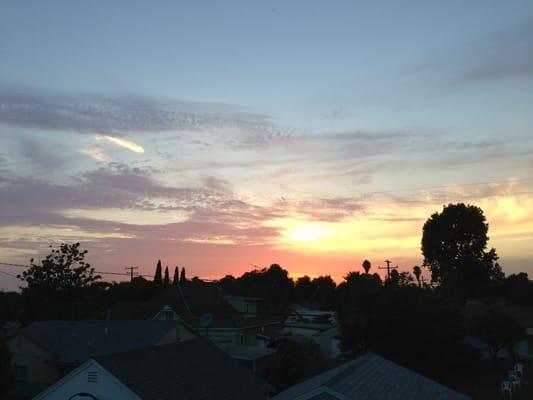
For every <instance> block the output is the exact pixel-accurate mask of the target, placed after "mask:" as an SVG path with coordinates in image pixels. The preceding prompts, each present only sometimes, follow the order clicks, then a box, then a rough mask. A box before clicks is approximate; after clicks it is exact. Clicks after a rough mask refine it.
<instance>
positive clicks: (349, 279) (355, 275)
mask: <svg viewBox="0 0 533 400" xmlns="http://www.w3.org/2000/svg"><path fill="white" fill-rule="evenodd" d="M360 278H361V273H360V272H358V271H350V272H348V273H347V274H346V275H345V276H344V280H345V281H346V283H355V282H357V281H358V280H359V279H360Z"/></svg>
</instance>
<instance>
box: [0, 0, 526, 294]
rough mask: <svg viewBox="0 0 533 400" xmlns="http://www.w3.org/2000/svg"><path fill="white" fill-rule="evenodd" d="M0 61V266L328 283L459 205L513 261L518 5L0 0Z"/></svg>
mask: <svg viewBox="0 0 533 400" xmlns="http://www.w3.org/2000/svg"><path fill="white" fill-rule="evenodd" d="M0 55H1V62H0V262H5V263H22V264H26V263H28V262H29V260H30V258H32V257H34V258H35V259H37V260H38V259H40V258H44V256H45V255H46V254H47V252H48V246H49V245H52V246H57V245H58V244H59V243H61V242H75V241H79V242H81V243H82V247H84V248H86V249H88V250H89V254H88V261H89V262H90V263H91V264H92V265H93V266H94V267H95V268H96V269H98V270H103V271H116V272H123V271H124V268H125V267H129V266H139V271H140V272H141V273H144V274H151V273H153V270H154V267H155V264H156V262H157V260H158V259H161V260H162V263H163V266H166V265H168V266H169V268H172V269H173V267H174V266H180V267H183V266H184V267H185V268H186V270H187V274H188V275H189V276H190V277H191V276H194V275H197V276H200V277H202V278H206V279H214V278H217V277H221V276H224V275H226V274H233V275H240V274H242V273H243V272H245V271H248V270H251V269H253V268H255V267H254V266H259V267H265V266H268V265H270V264H272V263H279V264H281V265H282V266H283V267H284V268H286V269H288V271H289V272H290V274H291V276H293V277H298V276H302V275H304V274H307V275H310V276H318V275H323V274H329V275H331V276H332V277H333V278H334V279H335V280H337V281H340V280H341V279H342V276H343V275H345V274H346V272H347V271H350V270H361V263H362V261H363V260H364V259H369V260H371V261H372V265H373V267H372V268H373V271H374V272H376V271H378V269H377V268H378V266H380V265H381V266H383V265H384V260H385V259H390V260H391V261H392V263H393V265H398V266H399V268H400V270H411V268H412V266H413V265H415V264H420V263H421V262H422V256H421V252H420V240H421V235H422V226H423V224H424V222H425V221H426V219H427V218H428V217H429V216H430V215H431V214H432V213H434V212H436V211H441V210H442V207H443V205H445V204H449V203H456V202H465V203H469V204H474V205H477V206H480V207H481V208H482V209H483V211H484V213H485V215H486V217H487V221H488V222H489V236H490V242H489V245H490V246H494V247H495V248H496V249H497V251H498V254H499V256H500V263H501V265H502V266H503V269H504V272H506V273H507V274H510V273H515V272H518V271H525V272H529V273H530V275H531V274H532V273H533V269H532V268H533V245H532V241H533V189H532V184H533V112H532V110H533V2H531V1H530V0H526V1H507V2H502V1H489V0H482V1H473V0H472V1H447V2H428V1H408V2H396V1H368V2H364V1H361V2H355V1H346V2H343V1H309V0H306V1H290V2H287V1H262V2H256V1H224V2H219V1H210V2H207V1H191V2H186V1H180V2H176V1H150V2H136V1H128V2H123V1H93V2H73V1H50V2H42V1H33V2H32V1H24V2H22V1H3V2H2V6H1V12H0ZM0 271H4V272H7V273H9V274H16V273H18V272H20V270H19V269H17V268H15V267H8V266H2V267H0ZM371 271H372V270H371ZM379 272H383V271H382V270H381V271H379ZM426 274H427V272H426ZM115 278H116V277H115ZM107 279H111V277H109V276H108V277H107ZM19 284H20V283H19V282H18V281H17V279H15V278H13V277H11V276H9V275H6V274H5V273H3V274H0V289H4V290H12V289H15V288H17V287H18V286H19Z"/></svg>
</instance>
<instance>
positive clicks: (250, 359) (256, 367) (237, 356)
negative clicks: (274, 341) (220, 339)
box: [220, 344, 276, 374]
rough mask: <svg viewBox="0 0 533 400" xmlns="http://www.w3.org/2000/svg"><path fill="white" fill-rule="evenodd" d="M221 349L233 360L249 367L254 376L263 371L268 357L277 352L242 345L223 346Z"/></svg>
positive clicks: (260, 347)
mask: <svg viewBox="0 0 533 400" xmlns="http://www.w3.org/2000/svg"><path fill="white" fill-rule="evenodd" d="M220 348H221V349H222V350H224V351H225V352H226V353H227V354H228V355H229V356H230V357H231V358H233V359H234V360H237V361H239V362H240V363H241V364H243V365H245V366H246V367H248V368H249V369H250V370H251V371H252V373H254V374H255V373H257V371H260V370H261V367H262V366H263V363H264V362H265V361H266V359H267V358H268V356H270V355H272V354H274V353H275V352H276V350H274V349H269V348H266V347H262V346H245V345H240V344H228V345H221V346H220Z"/></svg>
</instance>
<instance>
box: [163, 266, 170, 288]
mask: <svg viewBox="0 0 533 400" xmlns="http://www.w3.org/2000/svg"><path fill="white" fill-rule="evenodd" d="M169 285H170V276H169V275H168V265H167V266H166V268H165V279H164V280H163V286H165V287H168V286H169Z"/></svg>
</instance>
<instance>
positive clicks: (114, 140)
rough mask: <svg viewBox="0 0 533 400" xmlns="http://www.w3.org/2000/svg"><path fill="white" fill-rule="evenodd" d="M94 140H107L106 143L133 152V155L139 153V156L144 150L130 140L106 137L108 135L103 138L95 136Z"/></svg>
mask: <svg viewBox="0 0 533 400" xmlns="http://www.w3.org/2000/svg"><path fill="white" fill-rule="evenodd" d="M96 140H107V141H108V142H111V143H113V144H116V145H117V146H120V147H123V148H125V149H128V150H130V151H133V152H134V153H139V154H143V153H144V148H143V147H142V146H141V145H138V144H137V143H135V142H133V141H131V140H128V139H124V138H120V137H114V136H108V135H104V136H101V135H96Z"/></svg>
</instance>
